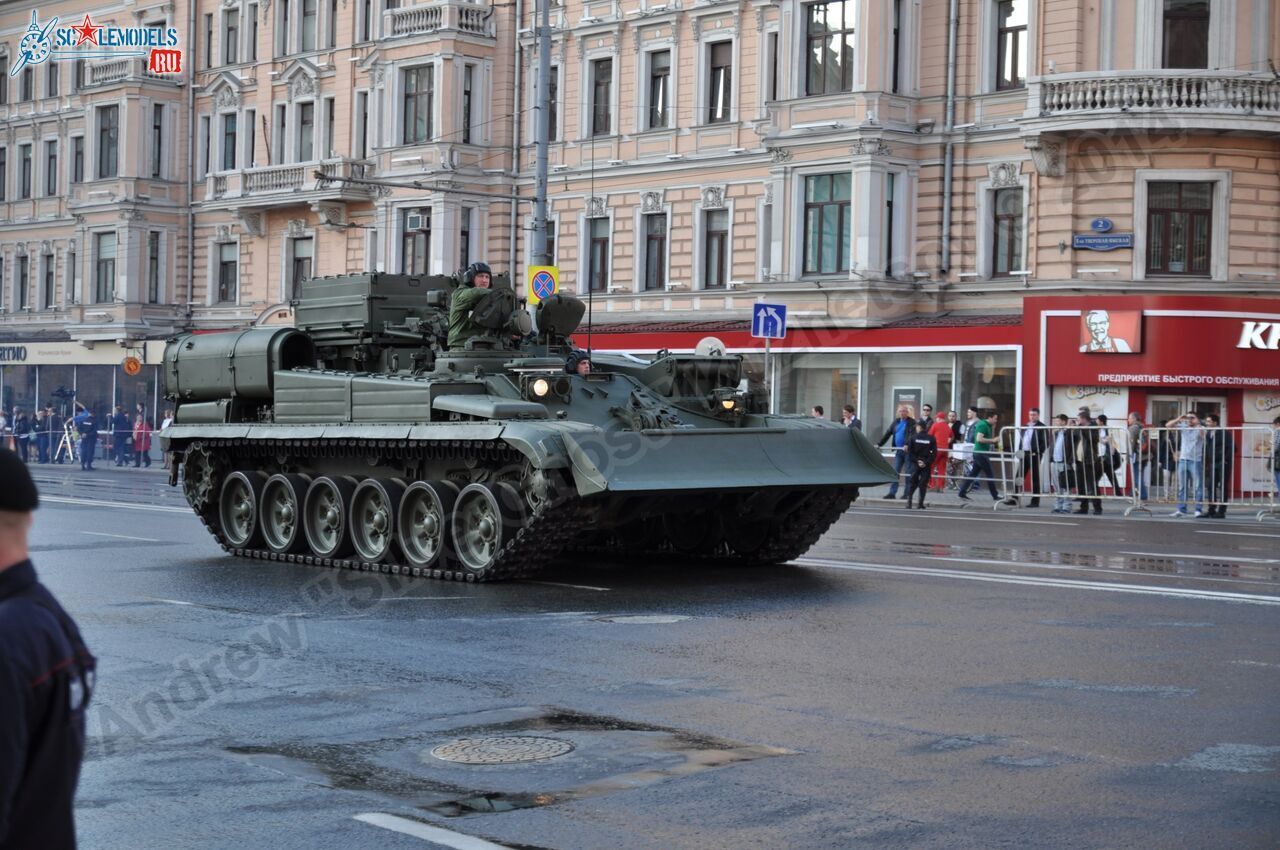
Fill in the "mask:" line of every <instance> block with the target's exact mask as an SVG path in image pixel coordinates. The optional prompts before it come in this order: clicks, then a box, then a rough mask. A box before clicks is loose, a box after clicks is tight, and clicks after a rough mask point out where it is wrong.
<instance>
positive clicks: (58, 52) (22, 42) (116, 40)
mask: <svg viewBox="0 0 1280 850" xmlns="http://www.w3.org/2000/svg"><path fill="white" fill-rule="evenodd" d="M94 48H97V49H96V50H95V49H94ZM121 56H138V57H142V56H146V57H148V59H147V69H148V70H149V71H150V72H151V73H155V74H177V73H181V70H182V68H181V65H182V51H181V50H180V49H178V30H177V29H176V28H174V27H164V28H161V27H142V26H136V27H117V26H105V25H103V24H95V23H94V22H93V19H92V18H91V17H90V16H89V15H85V16H84V23H82V24H80V25H79V26H62V27H60V26H58V19H57V18H56V17H54V18H50V19H49V20H48V21H46V22H45V23H44V24H41V23H40V17H39V15H38V14H37V13H36V12H35V11H34V10H33V11H32V12H31V23H30V25H28V27H27V31H26V32H25V33H23V35H22V38H21V39H19V41H18V58H17V59H16V60H14V63H13V66H12V67H10V68H9V76H10V77H16V76H17V75H18V74H19V73H20V72H21V71H22V70H23V69H24V68H26V67H27V66H28V65H39V64H41V63H43V62H46V61H53V62H58V61H65V60H68V59H89V58H106V57H111V58H117V57H121Z"/></svg>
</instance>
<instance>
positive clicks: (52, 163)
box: [44, 139, 58, 198]
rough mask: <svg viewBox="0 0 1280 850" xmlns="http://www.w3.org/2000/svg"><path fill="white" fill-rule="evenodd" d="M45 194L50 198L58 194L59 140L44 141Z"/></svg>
mask: <svg viewBox="0 0 1280 850" xmlns="http://www.w3.org/2000/svg"><path fill="white" fill-rule="evenodd" d="M44 194H45V197H49V198H52V197H53V196H54V195H56V194H58V142H57V141H56V140H54V139H51V140H49V141H47V142H45V143H44Z"/></svg>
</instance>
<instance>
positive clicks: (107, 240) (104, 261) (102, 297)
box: [93, 233, 116, 304]
mask: <svg viewBox="0 0 1280 850" xmlns="http://www.w3.org/2000/svg"><path fill="white" fill-rule="evenodd" d="M93 242H94V245H93V248H94V252H93V253H94V275H93V282H94V283H93V300H94V303H97V304H109V303H111V302H112V301H114V300H115V297H116V235H115V233H95V234H94V236H93Z"/></svg>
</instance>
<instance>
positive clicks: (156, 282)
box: [147, 230, 160, 304]
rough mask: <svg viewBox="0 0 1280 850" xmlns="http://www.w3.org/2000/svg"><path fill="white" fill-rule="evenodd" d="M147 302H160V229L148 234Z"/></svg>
mask: <svg viewBox="0 0 1280 850" xmlns="http://www.w3.org/2000/svg"><path fill="white" fill-rule="evenodd" d="M147 303H148V304H159V303H160V231H158V230H152V231H150V232H149V233H148V234H147Z"/></svg>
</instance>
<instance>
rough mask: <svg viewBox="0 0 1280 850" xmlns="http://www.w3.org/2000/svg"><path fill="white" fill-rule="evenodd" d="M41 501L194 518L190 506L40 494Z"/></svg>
mask: <svg viewBox="0 0 1280 850" xmlns="http://www.w3.org/2000/svg"><path fill="white" fill-rule="evenodd" d="M40 501H42V502H54V503H55V504H59V505H88V506H90V507H94V508H128V509H129V510H131V511H162V512H164V513H167V514H186V515H187V516H189V517H191V518H193V519H194V518H195V514H193V513H192V512H191V508H170V507H166V506H164V505H140V504H135V503H133V502H104V501H101V500H99V499H71V498H68V497H66V496H41V497H40Z"/></svg>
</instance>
